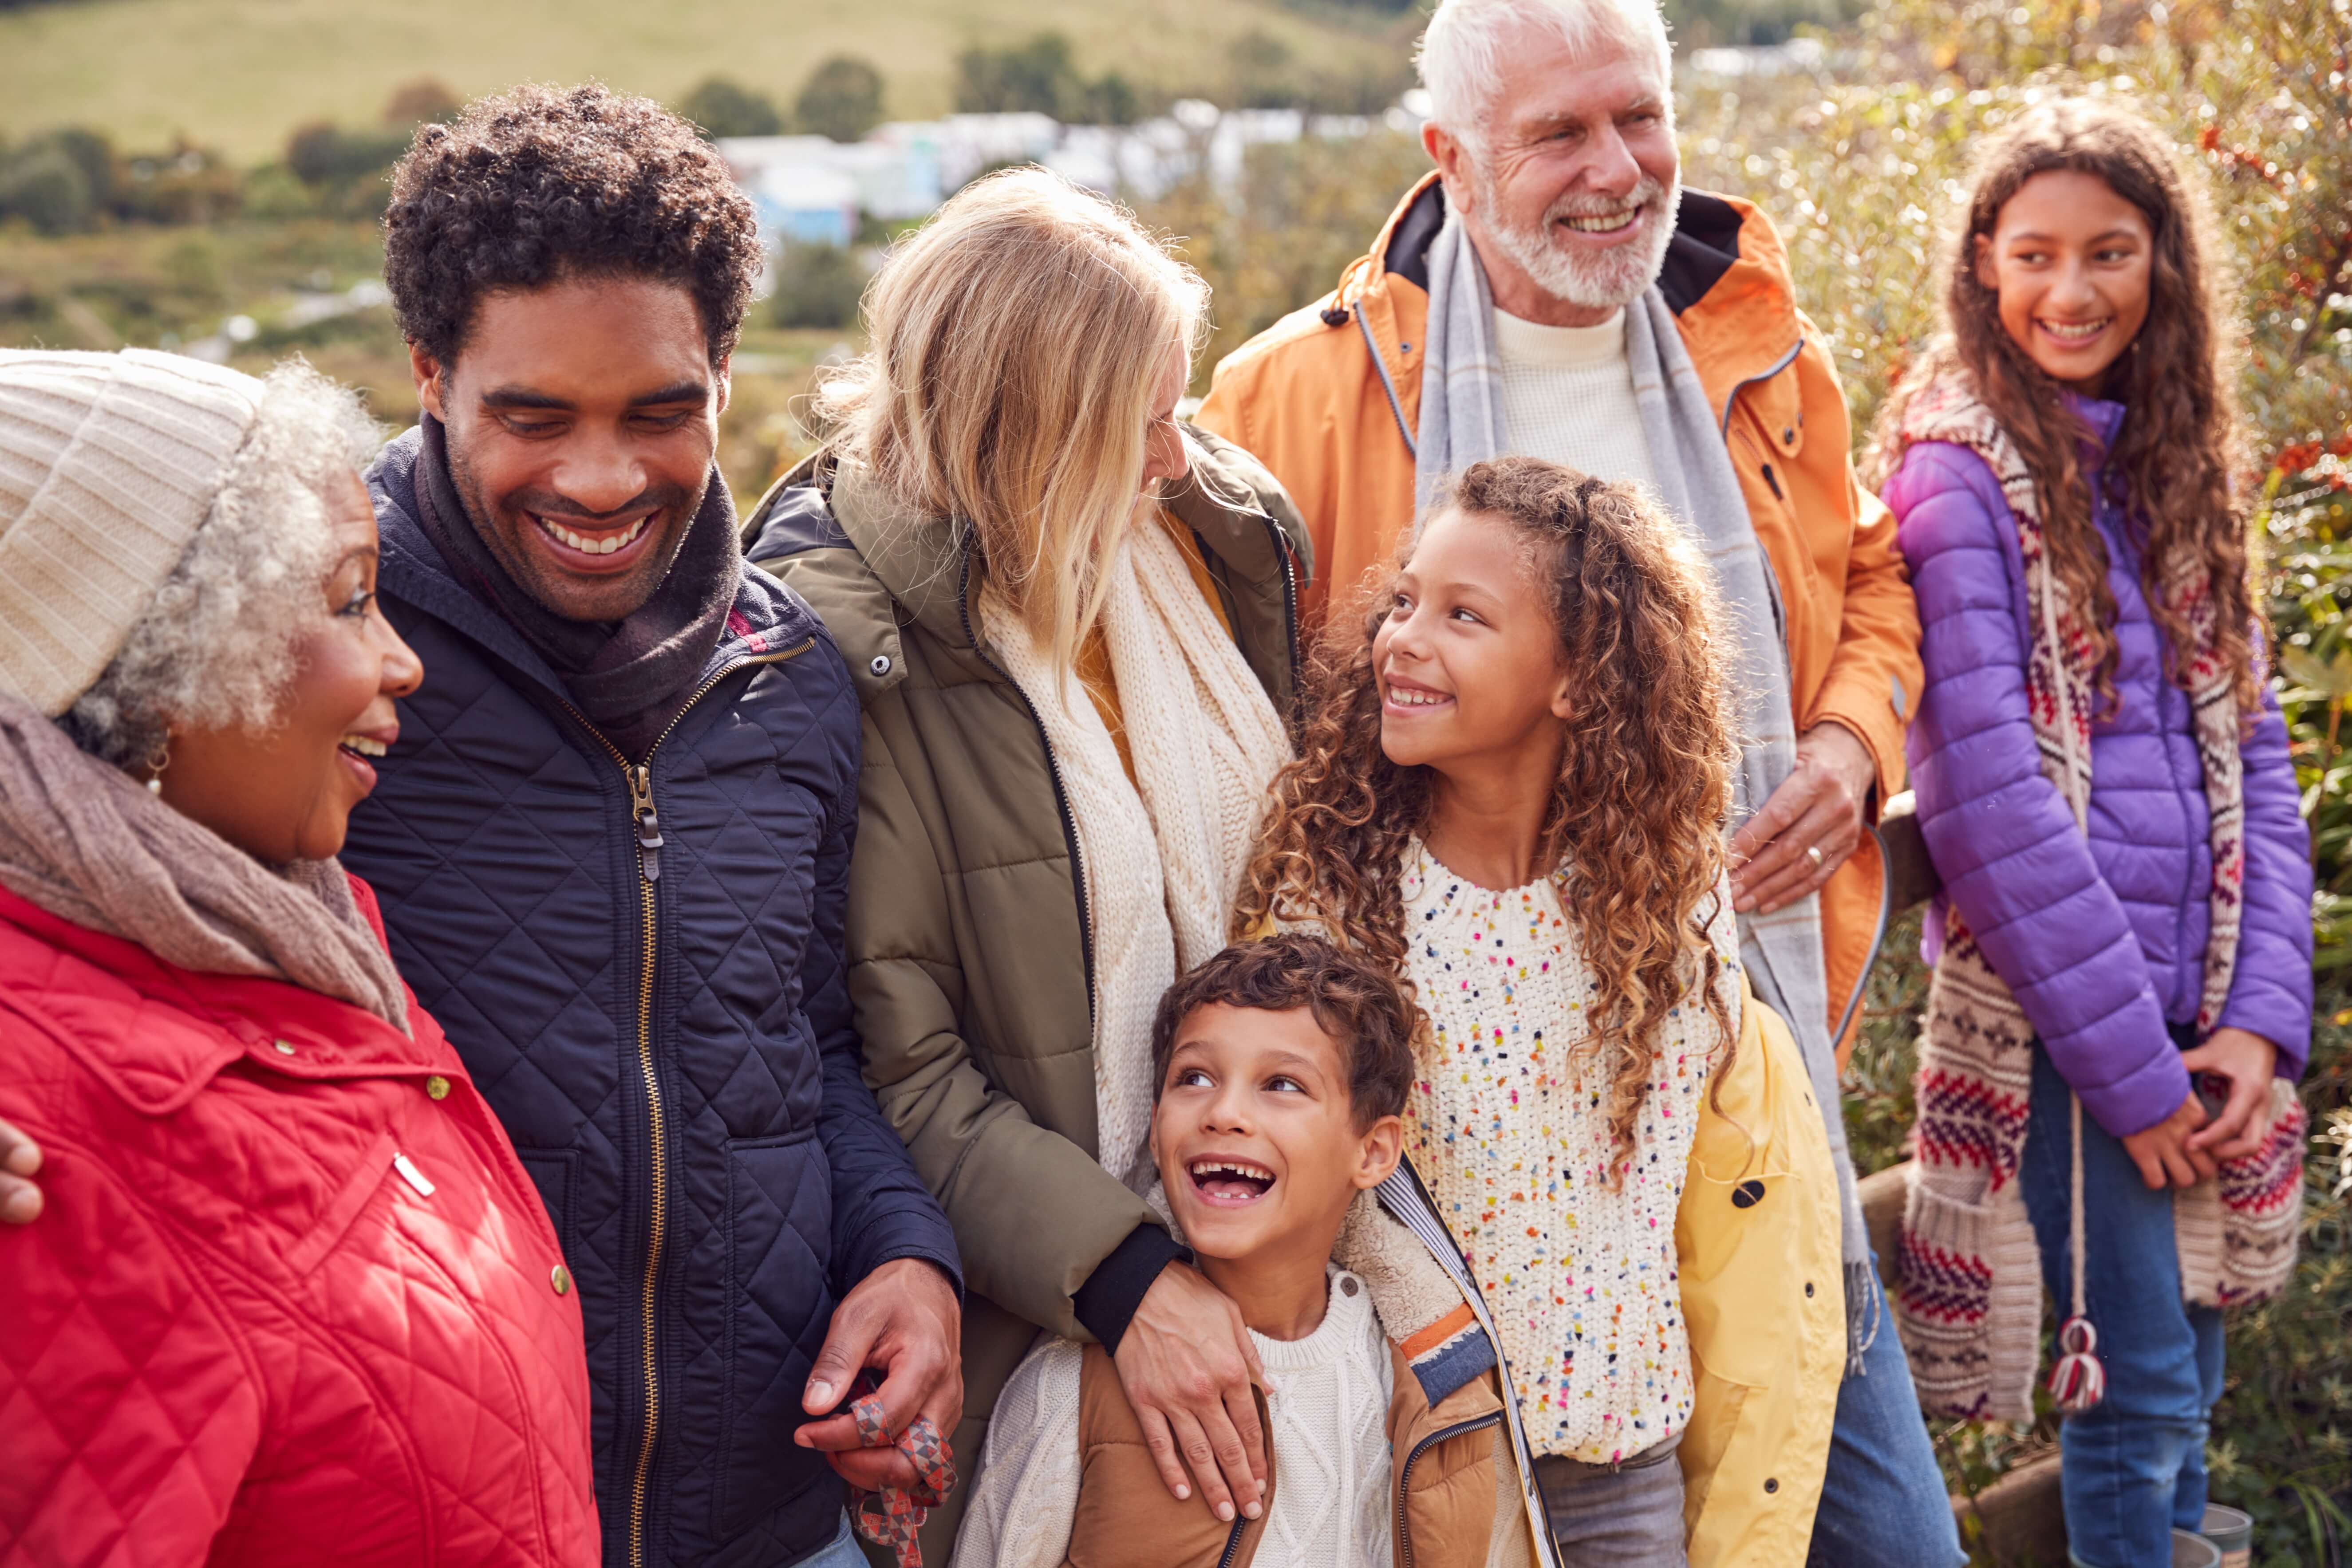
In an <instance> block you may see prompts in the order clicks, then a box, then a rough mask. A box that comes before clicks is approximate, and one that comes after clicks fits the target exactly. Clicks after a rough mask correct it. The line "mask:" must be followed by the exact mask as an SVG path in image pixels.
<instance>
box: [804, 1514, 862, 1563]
mask: <svg viewBox="0 0 2352 1568" xmlns="http://www.w3.org/2000/svg"><path fill="white" fill-rule="evenodd" d="M792 1568H866V1552H865V1550H864V1549H863V1548H862V1547H860V1546H859V1545H858V1542H857V1536H856V1533H855V1532H854V1531H851V1529H850V1528H849V1515H848V1514H846V1513H844V1514H843V1515H842V1516H841V1528H840V1529H838V1530H836V1531H834V1532H833V1539H832V1540H831V1541H828V1542H825V1543H824V1545H823V1546H820V1547H818V1548H817V1549H816V1550H815V1551H814V1552H811V1553H809V1554H808V1555H807V1556H806V1557H803V1558H801V1559H800V1560H799V1561H797V1562H795V1563H793V1564H792Z"/></svg>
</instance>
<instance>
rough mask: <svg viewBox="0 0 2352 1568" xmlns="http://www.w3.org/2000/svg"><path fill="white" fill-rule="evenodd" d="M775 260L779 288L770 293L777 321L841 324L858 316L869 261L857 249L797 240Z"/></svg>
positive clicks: (788, 324) (802, 324) (771, 311)
mask: <svg viewBox="0 0 2352 1568" xmlns="http://www.w3.org/2000/svg"><path fill="white" fill-rule="evenodd" d="M769 266H770V269H771V271H772V275H773V276H774V278H775V289H774V292H772V294H770V295H769V296H768V309H769V315H770V318H771V319H772V320H773V321H774V323H775V324H776V325H777V326H779V327H836V328H838V327H848V326H852V325H854V324H855V323H856V320H857V301H858V299H859V298H860V297H861V296H862V295H863V294H864V293H865V292H866V267H865V266H864V264H863V263H861V262H860V261H859V260H858V259H857V253H856V252H855V251H850V250H844V249H842V248H841V247H840V246H832V245H802V244H798V243H793V244H789V245H786V246H784V248H783V251H782V254H781V255H779V256H777V257H776V258H775V260H774V261H772V262H771V263H770V264H769Z"/></svg>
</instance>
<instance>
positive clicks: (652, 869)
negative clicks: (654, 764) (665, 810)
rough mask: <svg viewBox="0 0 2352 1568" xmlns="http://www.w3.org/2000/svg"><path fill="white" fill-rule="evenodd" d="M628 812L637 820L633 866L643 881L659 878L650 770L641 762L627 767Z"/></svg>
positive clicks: (656, 819)
mask: <svg viewBox="0 0 2352 1568" xmlns="http://www.w3.org/2000/svg"><path fill="white" fill-rule="evenodd" d="M629 815H630V816H631V817H632V818H633V819H635V821H636V824H637V870H638V871H639V873H642V874H643V875H644V877H645V879H646V881H647V882H659V881H660V880H661V852H662V836H661V819H660V817H658V816H656V814H655V812H654V776H653V770H652V769H651V768H647V767H646V765H645V764H644V763H642V762H640V763H638V764H637V765H636V766H635V768H631V769H629Z"/></svg>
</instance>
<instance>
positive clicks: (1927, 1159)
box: [1895, 378, 2304, 1421]
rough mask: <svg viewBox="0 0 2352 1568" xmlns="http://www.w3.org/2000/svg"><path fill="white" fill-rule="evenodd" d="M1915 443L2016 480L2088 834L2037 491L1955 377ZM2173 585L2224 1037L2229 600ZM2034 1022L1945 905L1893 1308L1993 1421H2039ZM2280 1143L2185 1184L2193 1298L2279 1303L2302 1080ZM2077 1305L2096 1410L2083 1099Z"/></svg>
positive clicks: (2043, 732)
mask: <svg viewBox="0 0 2352 1568" xmlns="http://www.w3.org/2000/svg"><path fill="white" fill-rule="evenodd" d="M1902 440H1903V442H1904V443H1905V444H1906V445H1907V444H1910V443H1912V442H1916V441H1940V442H1949V443H1951V444H1955V445H1959V446H1965V447H1968V448H1969V449H1970V450H1971V451H1974V452H1976V453H1978V454H1979V455H1981V456H1982V457H1983V458H1984V459H1985V461H1986V463H1987V464H1989V465H1990V466H1991V468H1992V471H1993V475H1994V476H1995V477H1996V478H1997V479H1999V480H2000V486H2001V493H2002V495H2003V496H2004V497H2005V498H2006V499H2007V500H2008V503H2009V507H2010V510H2011V515H2012V517H2013V518H2014V520H2015V522H2016V526H2017V534H2018V542H2019V544H2020V546H2021V549H2022V552H2023V558H2024V565H2025V587H2026V605H2027V610H2028V612H2029V614H2030V615H2031V616H2032V625H2033V632H2032V637H2033V645H2032V655H2031V658H2030V660H2029V662H2028V664H2027V668H2026V690H2027V695H2028V698H2029V704H2030V709H2031V712H2032V720H2033V734H2034V739H2035V740H2036V742H2038V743H2039V746H2040V749H2041V753H2042V772H2043V773H2044V774H2045V775H2046V776H2047V777H2048V778H2049V779H2050V781H2051V782H2052V783H2053V784H2054V785H2056V786H2057V788H2058V791H2059V793H2060V794H2061V795H2062V796H2063V797H2064V798H2065V800H2066V803H2067V805H2068V806H2069V807H2071V808H2072V809H2073V810H2074V822H2075V826H2076V827H2078V828H2080V827H2082V826H2083V824H2084V821H2085V819H2086V814H2087V812H2088V810H2089V809H2090V798H2091V711H2092V704H2093V698H2094V693H2093V687H2092V676H2093V674H2094V671H2093V668H2092V664H2091V658H2090V648H2091V642H2090V637H2089V634H2088V632H2087V630H2086V629H2085V626H2084V622H2083V620H2082V617H2081V613H2080V612H2079V610H2078V608H2077V607H2076V606H2075V605H2074V604H2073V603H2072V601H2071V600H2070V598H2069V596H2068V594H2067V591H2066V585H2065V584H2064V583H2063V582H2062V581H2060V580H2059V579H2058V577H2057V575H2056V573H2054V572H2053V570H2051V567H2050V559H2049V552H2048V550H2047V549H2046V548H2045V547H2044V542H2043V538H2042V512H2041V504H2040V497H2039V495H2038V493H2037V491H2036V488H2035V485H2034V480H2033V476H2032V472H2031V471H2030V470H2029V469H2028V468H2027V467H2026V465H2025V462H2024V459H2023V458H2022V457H2021V456H2020V455H2018V451H2017V447H2016V445H2015V444H2014V443H2012V442H2011V440H2010V438H2009V436H2008V434H2006V433H2005V432H2004V431H2002V429H2001V428H2000V424H1999V423H1997V422H1996V421H1995V420H1994V418H1993V415H1992V412H1991V411H1990V409H1988V408H1986V407H1985V405H1984V404H1983V403H1981V402H1979V401H1978V400H1977V397H1976V393H1975V391H1974V388H1973V387H1972V386H1971V385H1969V383H1967V382H1965V381H1963V380H1961V379H1958V378H1948V379H1946V380H1944V381H1942V382H1937V384H1935V385H1933V386H1931V387H1929V388H1928V389H1927V390H1926V391H1925V392H1921V393H1920V394H1919V395H1918V397H1917V398H1916V399H1915V400H1914V401H1913V402H1912V404H1911V406H1910V407H1909V408H1908V409H1907V410H1906V413H1905V417H1904V421H1903V428H1902ZM2160 591H2161V592H2162V593H2163V595H2164V596H2165V598H2166V599H2167V600H2168V601H2169V602H2171V603H2173V604H2176V605H2179V606H2180V607H2181V608H2182V609H2183V610H2184V611H2185V612H2186V613H2187V618H2188V621H2189V624H2190V626H2191V627H2193V628H2194V629H2195V641H2196V646H2195V647H2194V648H2193V649H2191V650H2189V664H2188V669H2187V674H2188V682H2187V689H2188V692H2189V700H2190V705H2191V708H2192V711H2193V713H2194V720H2193V722H2194V726H2195V730H2196V737H2197V750H2198V757H2199V759H2200V762H2201V763H2202V764H2203V772H2204V777H2205V798H2206V805H2207V809H2208V811H2209V813H2210V818H2211V823H2212V834H2211V839H2212V856H2213V890H2212V895H2211V936H2210V937H2209V939H2208V941H2207V943H2206V948H2205V976H2204V987H2203V991H2202V996H2201V998H2200V1002H2199V1005H2198V1009H2197V1029H2198V1032H2199V1034H2200V1037H2201V1036H2203V1035H2207V1034H2210V1033H2211V1032H2212V1030H2213V1029H2214V1027H2215V1025H2216V1023H2217V1022H2218V1021H2219V1019H2220V1017H2221V1009H2222V1007H2223V1005H2224V1004H2225V1003H2226V1002H2227V1001H2228V1000H2229V995H2230V980H2231V975H2232V973H2233V972H2234V970H2235V968H2236V965H2237V956H2238V926H2239V918H2240V913H2241V906H2242V902H2243V894H2244V884H2245V874H2246V870H2245V868H2246V859H2245V832H2244V822H2245V791H2244V779H2243V771H2242V767H2243V765H2242V758H2241V755H2240V752H2239V729H2238V707H2237V703H2236V701H2235V699H2234V696H2233V693H2232V682H2231V672H2230V670H2229V669H2228V667H2227V666H2226V665H2224V664H2222V663H2221V661H2220V659H2218V658H2217V657H2216V656H2215V653H2214V647H2213V644H2214V632H2215V627H2216V624H2217V622H2216V619H2215V617H2216V611H2215V607H2214V602H2213V596H2212V593H2211V591H2210V584H2209V583H2208V581H2207V580H2206V577H2205V574H2204V571H2203V570H2202V568H2201V565H2200V563H2198V562H2196V561H2194V560H2183V561H2176V562H2172V563H2168V569H2167V570H2166V573H2165V577H2164V580H2163V583H2162V585H2161V590H2160ZM2033 1040H2034V1030H2033V1026H2032V1023H2030V1022H2029V1021H2028V1020H2027V1019H2026V1017H2025V1014H2024V1011H2023V1009H2021V1008H2020V1007H2019V1006H2018V1005H2017V998H2015V997H2014V996H2012V995H2011V992H2010V989H2009V988H2008V986H2006V985H2005V984H2003V983H2002V981H2001V979H2000V976H1998V975H1996V974H1995V973H1993V970H1992V966H1991V965H1990V964H1989V963H1988V962H1987V961H1986V960H1985V956H1984V952H1983V949H1981V948H1980V947H1979V946H1977V943H1976V940H1975V938H1974V936H1972V935H1971V933H1970V932H1969V927H1968V924H1967V922H1966V921H1965V920H1964V919H1963V918H1962V917H1961V915H1960V912H1959V910H1958V908H1957V907H1954V908H1951V909H1948V910H1947V911H1946V914H1945V937H1944V955H1943V957H1942V958H1941V959H1940V960H1939V961H1938V962H1937V966H1936V972H1935V976H1934V977H1933V979H1932V980H1931V981H1930V983H1929V987H1928V992H1927V1013H1926V1016H1925V1018H1924V1019H1923V1020H1922V1022H1921V1027H1920V1034H1919V1065H1918V1071H1917V1080H1916V1092H1917V1101H1918V1128H1917V1135H1916V1158H1915V1160H1914V1162H1913V1166H1912V1176H1911V1186H1910V1193H1909V1197H1908V1200H1907V1202H1906V1207H1905V1212H1904V1217H1903V1245H1902V1263H1901V1270H1902V1280H1903V1282H1902V1287H1901V1290H1900V1291H1899V1293H1898V1295H1897V1298H1896V1301H1895V1313H1896V1317H1897V1319H1898V1321H1899V1322H1900V1324H1901V1326H1902V1334H1903V1342H1904V1345H1905V1348H1906V1350H1907V1351H1908V1352H1909V1354H1910V1358H1911V1373H1912V1380H1913V1381H1914V1382H1915V1383H1916V1385H1918V1390H1919V1403H1920V1405H1921V1406H1923V1407H1925V1408H1927V1409H1928V1410H1930V1411H1933V1412H1937V1413H1941V1414H1946V1415H1952V1416H1967V1417H1972V1418H1976V1419H1981V1420H2003V1421H2021V1420H2026V1419H2030V1418H2031V1417H2032V1413H2033V1409H2032V1406H2033V1372H2034V1364H2035V1362H2036V1359H2037V1347H2036V1343H2035V1342H2036V1339H2037V1336H2038V1333H2039V1328H2040V1322H2041V1312H2042V1272H2041V1269H2042V1261H2041V1254H2040V1251H2039V1249H2038V1248H2037V1246H2036V1245H2035V1241H2034V1236H2033V1227H2032V1222H2031V1221H2030V1220H2029V1219H2028V1218H2027V1217H2026V1212H2025V1202H2024V1198H2023V1197H2022V1196H2021V1193H2020V1192H2019V1190H2018V1184H2017V1179H2016V1178H2017V1173H2018V1171H2019V1168H2020V1166H2021V1162H2022V1160H2023V1158H2024V1155H2025V1137H2026V1128H2027V1124H2028V1122H2029V1120H2030V1117H2029V1114H2028V1109H2029V1102H2030V1099H2031V1087H2032V1077H2033ZM2271 1108H2272V1112H2273V1122H2272V1124H2271V1134H2270V1137H2269V1140H2268V1141H2267V1143H2266V1144H2265V1145H2264V1146H2263V1149H2262V1150H2261V1151H2260V1152H2259V1153H2257V1154H2254V1155H2249V1156H2247V1157H2246V1158H2244V1159H2240V1160H2232V1161H2230V1162H2228V1163H2226V1164H2224V1165H2223V1166H2222V1167H2221V1175H2220V1176H2219V1178H2218V1179H2216V1180H2214V1181H2210V1182H2206V1183H2203V1184H2201V1185H2200V1186H2195V1187H2191V1188H2189V1190H2188V1191H2186V1192H2181V1193H2178V1194H2176V1195H2175V1197H2174V1199H2173V1228H2174V1232H2175V1238H2176V1244H2177V1245H2178V1247H2179V1253H2180V1274H2181V1291H2182V1294H2183V1295H2184V1296H2185V1297H2186V1298H2187V1299H2188V1300H2189V1301H2193V1302H2196V1303H2198V1304H2200V1305H2205V1306H2228V1305H2232V1304H2235V1303H2238V1302H2242V1301H2260V1300H2263V1299H2264V1298H2266V1297H2269V1296H2273V1295H2276V1294H2277V1293H2278V1292H2279V1291H2280V1290H2281V1289H2282V1288H2283V1287H2284V1285H2285V1282H2286V1279H2287V1275H2288V1274H2289V1273H2290V1272H2291V1271H2292V1270H2293V1269H2294V1247H2295V1233H2296V1228H2297V1224H2298V1221H2299V1219H2300V1218H2301V1197H2302V1192H2303V1163H2302V1148H2303V1132H2304V1114H2303V1106H2302V1103H2301V1102H2300V1101H2299V1100H2298V1099H2297V1098H2296V1097H2295V1094H2294V1089H2293V1086H2292V1085H2290V1084H2288V1083H2286V1082H2284V1081H2283V1080H2282V1081H2278V1082H2273V1085H2272V1107H2271ZM2073 1123H2074V1127H2073V1140H2074V1160H2073V1165H2074V1171H2073V1183H2074V1199H2073V1225H2072V1234H2073V1236H2074V1246H2073V1248H2072V1249H2071V1250H2072V1252H2073V1254H2074V1292H2073V1294H2074V1300H2073V1301H2072V1303H2071V1313H2070V1314H2069V1315H2068V1316H2067V1317H2066V1319H2065V1322H2064V1324H2063V1329H2062V1332H2061V1348H2062V1350H2063V1352H2064V1353H2065V1354H2063V1356H2062V1358H2061V1361H2060V1364H2059V1368H2058V1370H2057V1372H2056V1373H2055V1374H2054V1375H2053V1378H2052V1392H2053V1394H2055V1395H2056V1396H2058V1397H2059V1400H2060V1403H2061V1405H2062V1406H2064V1407H2067V1408H2073V1409H2087V1408H2089V1407H2090V1406H2092V1405H2095V1404H2096V1403H2097V1402H2098V1398H2099V1395H2100V1388H2101V1375H2100V1374H2099V1372H2098V1370H2097V1364H2096V1357H2095V1348H2096V1334H2095V1331H2094V1330H2093V1329H2092V1326H2091V1323H2090V1321H2089V1318H2088V1316H2087V1313H2086V1312H2085V1305H2086V1303H2085V1300H2084V1261H2083V1247H2082V1244H2081V1239H2082V1237H2083V1235H2084V1213H2083V1163H2082V1140H2083V1107H2082V1102H2081V1101H2080V1100H2076V1101H2074V1107H2073Z"/></svg>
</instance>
